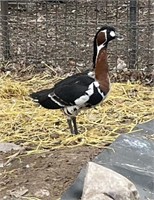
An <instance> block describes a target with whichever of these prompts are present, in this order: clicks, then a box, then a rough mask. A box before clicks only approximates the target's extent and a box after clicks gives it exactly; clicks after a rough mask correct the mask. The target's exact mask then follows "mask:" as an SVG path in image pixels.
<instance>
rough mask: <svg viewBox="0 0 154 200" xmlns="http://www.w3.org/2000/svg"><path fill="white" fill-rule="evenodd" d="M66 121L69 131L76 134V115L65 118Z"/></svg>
mask: <svg viewBox="0 0 154 200" xmlns="http://www.w3.org/2000/svg"><path fill="white" fill-rule="evenodd" d="M67 123H68V126H69V129H70V131H71V133H72V134H75V135H76V134H78V128H77V124H76V117H71V118H68V119H67Z"/></svg>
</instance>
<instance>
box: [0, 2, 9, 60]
mask: <svg viewBox="0 0 154 200" xmlns="http://www.w3.org/2000/svg"><path fill="white" fill-rule="evenodd" d="M1 32H2V47H1V48H2V54H3V58H4V59H5V60H8V59H9V58H10V41H9V29H8V1H1Z"/></svg>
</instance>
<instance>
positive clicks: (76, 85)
mask: <svg viewBox="0 0 154 200" xmlns="http://www.w3.org/2000/svg"><path fill="white" fill-rule="evenodd" d="M116 37H117V38H118V35H117V33H116V31H115V28H114V27H111V26H103V27H102V28H100V29H99V31H98V32H97V33H96V35H95V37H94V55H93V65H94V70H93V71H91V72H83V73H78V74H75V75H73V76H70V77H67V78H66V79H64V80H62V81H60V82H58V83H57V84H55V86H54V87H53V88H51V89H46V90H41V91H38V92H36V93H32V94H30V96H31V97H32V98H33V100H34V101H36V102H38V103H39V104H40V105H41V106H43V107H44V108H47V109H62V110H63V111H64V113H65V114H66V116H67V122H68V125H69V128H70V131H71V133H72V134H77V133H78V130H77V124H76V116H77V114H78V113H79V111H80V110H81V109H83V108H91V107H94V106H96V105H97V104H99V103H100V102H101V101H103V100H104V99H105V97H106V95H107V94H108V92H109V90H110V79H109V69H108V62H107V45H108V42H110V41H111V40H113V39H115V38H116Z"/></svg>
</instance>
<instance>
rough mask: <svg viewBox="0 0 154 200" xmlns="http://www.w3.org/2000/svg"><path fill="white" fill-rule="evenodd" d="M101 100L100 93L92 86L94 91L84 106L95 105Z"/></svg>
mask: <svg viewBox="0 0 154 200" xmlns="http://www.w3.org/2000/svg"><path fill="white" fill-rule="evenodd" d="M102 100H103V97H102V95H101V94H100V93H99V91H98V89H97V88H96V87H95V86H94V93H93V94H92V95H91V96H90V99H89V101H88V102H87V106H86V107H91V106H95V105H97V104H98V103H100V102H101V101H102Z"/></svg>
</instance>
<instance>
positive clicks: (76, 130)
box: [72, 117, 78, 135]
mask: <svg viewBox="0 0 154 200" xmlns="http://www.w3.org/2000/svg"><path fill="white" fill-rule="evenodd" d="M72 122H73V126H74V134H75V135H77V134H78V128H77V124H76V117H72Z"/></svg>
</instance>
